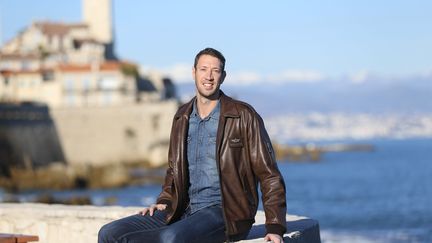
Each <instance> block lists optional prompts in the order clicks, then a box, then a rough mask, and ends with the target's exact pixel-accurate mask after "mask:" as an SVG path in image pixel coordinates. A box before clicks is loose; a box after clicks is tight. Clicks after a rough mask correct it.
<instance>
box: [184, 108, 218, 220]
mask: <svg viewBox="0 0 432 243" xmlns="http://www.w3.org/2000/svg"><path fill="white" fill-rule="evenodd" d="M219 114H220V102H219V101H218V103H217V105H216V107H215V108H214V109H213V111H212V112H211V113H210V114H209V115H208V116H207V117H206V118H204V119H201V117H200V116H199V114H198V110H197V105H196V101H195V102H194V104H193V110H192V113H191V114H190V117H189V132H188V138H187V143H188V146H187V158H188V163H189V181H190V187H189V199H190V205H189V206H190V210H191V211H190V212H191V213H194V212H196V211H198V210H200V209H202V208H205V207H209V206H214V205H221V192H220V182H219V173H218V168H217V165H216V133H217V129H218V123H219Z"/></svg>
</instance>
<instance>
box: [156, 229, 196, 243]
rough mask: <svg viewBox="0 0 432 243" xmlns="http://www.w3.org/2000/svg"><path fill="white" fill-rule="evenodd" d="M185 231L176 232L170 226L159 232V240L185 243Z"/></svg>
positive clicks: (167, 242) (169, 242)
mask: <svg viewBox="0 0 432 243" xmlns="http://www.w3.org/2000/svg"><path fill="white" fill-rule="evenodd" d="M184 236H185V233H181V232H178V231H176V230H174V229H172V228H167V229H165V230H162V231H161V232H160V234H159V242H164V243H187V242H190V241H188V240H187V239H186V237H184Z"/></svg>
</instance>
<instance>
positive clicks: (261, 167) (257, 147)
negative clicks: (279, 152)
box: [248, 113, 286, 237]
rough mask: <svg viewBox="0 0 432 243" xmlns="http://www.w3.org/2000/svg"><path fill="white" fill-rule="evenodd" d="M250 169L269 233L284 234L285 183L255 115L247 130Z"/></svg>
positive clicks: (262, 124)
mask: <svg viewBox="0 0 432 243" xmlns="http://www.w3.org/2000/svg"><path fill="white" fill-rule="evenodd" d="M248 141H249V146H250V147H249V149H250V154H251V163H252V169H253V171H254V173H255V175H256V176H257V177H258V179H259V182H260V186H261V193H262V201H263V207H264V212H265V215H266V230H267V233H268V234H277V235H279V236H281V237H282V236H283V234H284V233H285V232H286V194H285V182H284V180H283V177H282V175H281V174H280V171H279V169H278V167H277V163H276V159H275V155H274V151H273V147H272V145H271V142H270V138H269V136H268V134H267V131H266V130H265V127H264V122H263V121H262V119H261V117H260V116H259V115H258V114H256V113H255V116H253V118H252V121H251V122H250V125H249V129H248Z"/></svg>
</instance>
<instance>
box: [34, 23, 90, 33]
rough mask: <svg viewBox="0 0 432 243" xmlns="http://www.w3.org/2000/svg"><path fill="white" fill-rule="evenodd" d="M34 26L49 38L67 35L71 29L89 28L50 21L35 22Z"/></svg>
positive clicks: (84, 25)
mask: <svg viewBox="0 0 432 243" xmlns="http://www.w3.org/2000/svg"><path fill="white" fill-rule="evenodd" d="M33 25H34V26H36V27H37V28H39V29H40V30H41V31H42V33H44V34H45V35H48V36H53V35H66V34H67V33H69V31H70V30H71V29H78V28H88V26H87V25H86V24H84V23H76V24H66V23H61V22H49V21H45V22H42V21H41V22H34V23H33Z"/></svg>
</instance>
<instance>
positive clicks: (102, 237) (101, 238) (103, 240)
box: [98, 224, 114, 243]
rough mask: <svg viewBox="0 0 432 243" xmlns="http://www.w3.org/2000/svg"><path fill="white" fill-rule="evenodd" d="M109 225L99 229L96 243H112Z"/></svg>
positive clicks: (112, 238)
mask: <svg viewBox="0 0 432 243" xmlns="http://www.w3.org/2000/svg"><path fill="white" fill-rule="evenodd" d="M110 228H111V227H110V224H106V225H104V226H102V228H100V230H99V233H98V243H110V242H114V237H113V236H112V229H110Z"/></svg>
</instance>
